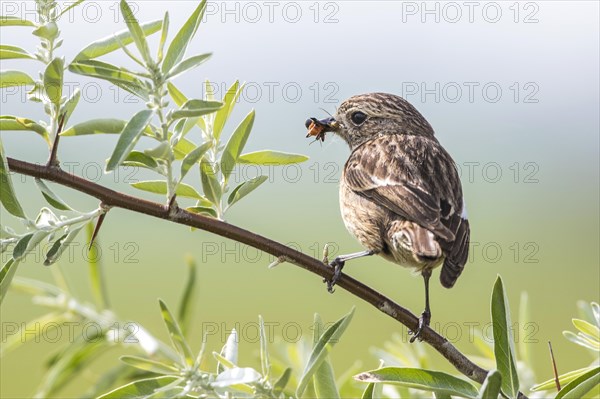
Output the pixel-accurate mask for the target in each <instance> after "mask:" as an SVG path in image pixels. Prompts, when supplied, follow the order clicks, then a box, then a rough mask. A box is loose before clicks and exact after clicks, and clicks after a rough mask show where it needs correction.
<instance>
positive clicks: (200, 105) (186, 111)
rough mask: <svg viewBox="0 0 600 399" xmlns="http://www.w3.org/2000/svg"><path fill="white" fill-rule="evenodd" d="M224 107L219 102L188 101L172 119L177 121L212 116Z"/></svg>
mask: <svg viewBox="0 0 600 399" xmlns="http://www.w3.org/2000/svg"><path fill="white" fill-rule="evenodd" d="M222 106H223V103H221V102H219V101H204V100H188V101H186V102H185V104H183V105H182V106H181V107H180V108H179V109H178V110H177V111H173V113H172V114H171V118H172V119H173V120H177V119H181V118H191V117H197V116H202V115H206V114H212V113H213V112H215V111H217V110H219V109H220V108H221V107H222Z"/></svg>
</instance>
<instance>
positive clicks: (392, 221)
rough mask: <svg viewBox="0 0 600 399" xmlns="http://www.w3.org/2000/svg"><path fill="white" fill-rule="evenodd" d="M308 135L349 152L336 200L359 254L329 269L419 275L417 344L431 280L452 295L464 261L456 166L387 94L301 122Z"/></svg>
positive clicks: (416, 118) (464, 222)
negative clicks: (421, 304) (387, 266)
mask: <svg viewBox="0 0 600 399" xmlns="http://www.w3.org/2000/svg"><path fill="white" fill-rule="evenodd" d="M305 125H306V127H307V129H308V136H307V137H309V136H311V137H315V136H316V140H324V139H325V134H326V133H329V132H332V133H333V134H336V135H338V136H339V137H341V138H342V139H343V141H345V142H346V143H347V144H348V146H349V147H350V151H351V152H350V156H349V157H348V160H347V161H346V163H345V165H344V168H343V170H342V176H341V179H340V187H339V200H340V210H341V214H342V219H343V221H344V224H345V226H346V228H347V230H348V231H349V232H350V233H351V234H352V235H353V236H354V237H355V238H356V239H357V240H358V242H359V243H360V244H361V245H362V246H363V247H364V248H365V250H364V251H361V252H357V253H352V254H349V255H341V256H338V257H336V258H335V260H333V262H331V263H330V266H331V267H333V268H334V273H333V277H332V278H331V279H330V280H326V282H327V289H328V291H329V292H333V287H334V286H335V284H336V282H337V281H338V280H339V278H340V276H341V273H342V268H343V267H344V265H345V263H346V262H348V261H350V260H353V259H358V258H362V257H365V256H372V255H379V256H381V257H383V258H384V259H386V260H388V261H390V262H393V263H396V264H399V265H401V266H405V267H407V268H410V269H412V270H413V271H415V272H416V273H420V274H421V276H422V277H423V281H424V286H425V310H424V311H423V312H422V313H421V315H420V317H419V323H418V327H417V329H416V330H415V331H411V332H410V333H411V334H412V335H413V336H412V338H411V340H410V342H411V343H412V342H414V341H415V339H417V338H418V339H419V340H421V333H422V331H423V329H424V328H425V326H429V324H430V321H431V307H430V303H429V279H430V277H431V275H432V271H433V270H434V269H435V268H437V267H438V266H441V272H440V282H441V285H442V286H444V287H446V288H451V287H453V286H454V284H455V283H456V281H457V279H458V277H459V276H460V275H461V273H462V271H463V269H464V267H465V264H466V263H467V259H468V254H469V240H470V227H469V221H468V217H467V210H466V206H465V201H464V199H463V192H462V185H461V181H460V176H459V173H458V170H457V167H456V164H455V162H454V160H453V159H452V157H451V156H450V154H449V153H448V152H447V151H446V150H445V149H444V147H443V146H442V145H441V144H440V142H439V141H438V140H437V139H436V137H435V136H434V130H433V128H432V127H431V125H430V124H429V122H427V120H426V119H425V117H423V115H421V113H419V111H417V109H416V108H415V107H414V106H413V105H412V104H410V103H409V102H408V101H406V100H405V99H404V98H402V97H400V96H397V95H394V94H388V93H369V94H361V95H356V96H353V97H350V98H349V99H347V100H345V101H344V102H342V103H341V104H340V106H339V107H338V109H337V111H336V113H335V114H334V115H333V116H330V117H328V118H325V119H321V120H319V119H317V118H310V119H308V120H307V121H306V124H305Z"/></svg>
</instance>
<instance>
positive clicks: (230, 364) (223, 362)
mask: <svg viewBox="0 0 600 399" xmlns="http://www.w3.org/2000/svg"><path fill="white" fill-rule="evenodd" d="M213 357H214V358H215V360H216V361H217V362H218V363H219V364H218V367H217V368H219V370H220V371H224V370H225V369H232V368H235V367H236V365H235V364H234V363H233V362H231V361H230V360H228V359H227V358H225V356H223V355H221V354H220V353H217V352H213ZM221 366H222V368H221Z"/></svg>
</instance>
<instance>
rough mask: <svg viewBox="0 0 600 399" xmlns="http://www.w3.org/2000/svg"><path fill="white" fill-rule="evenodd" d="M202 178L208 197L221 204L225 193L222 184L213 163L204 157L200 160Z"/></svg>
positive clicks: (203, 187) (211, 200)
mask: <svg viewBox="0 0 600 399" xmlns="http://www.w3.org/2000/svg"><path fill="white" fill-rule="evenodd" d="M200 179H201V181H202V190H203V191H204V195H205V196H206V198H208V200H209V201H210V202H212V203H213V204H219V203H220V202H221V196H222V195H223V193H222V190H221V184H220V183H219V180H218V178H217V172H216V171H215V169H214V167H213V165H212V164H211V163H210V162H209V161H208V160H206V158H203V159H202V161H201V162H200Z"/></svg>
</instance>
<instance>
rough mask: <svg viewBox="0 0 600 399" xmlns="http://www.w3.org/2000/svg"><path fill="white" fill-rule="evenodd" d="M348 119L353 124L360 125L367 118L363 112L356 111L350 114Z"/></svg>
mask: <svg viewBox="0 0 600 399" xmlns="http://www.w3.org/2000/svg"><path fill="white" fill-rule="evenodd" d="M350 119H352V123H354V124H355V125H362V124H363V122H364V121H366V120H367V115H366V114H365V113H364V112H360V111H356V112H354V113H353V114H352V115H350Z"/></svg>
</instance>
